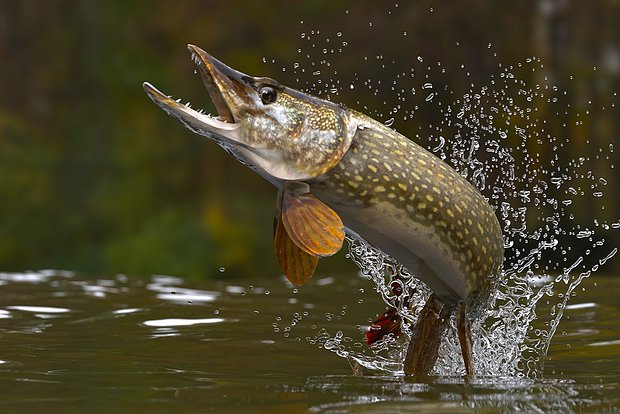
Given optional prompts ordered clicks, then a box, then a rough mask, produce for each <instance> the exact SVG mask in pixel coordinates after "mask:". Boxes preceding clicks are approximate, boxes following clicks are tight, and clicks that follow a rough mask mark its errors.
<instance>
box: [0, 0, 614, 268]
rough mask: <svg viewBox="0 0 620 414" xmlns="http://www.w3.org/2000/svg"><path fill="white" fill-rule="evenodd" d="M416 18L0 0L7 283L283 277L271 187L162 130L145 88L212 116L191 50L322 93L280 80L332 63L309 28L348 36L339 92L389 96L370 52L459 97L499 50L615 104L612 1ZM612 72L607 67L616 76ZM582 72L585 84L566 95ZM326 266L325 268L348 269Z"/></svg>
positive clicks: (405, 12) (367, 98)
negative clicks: (437, 80) (18, 272)
mask: <svg viewBox="0 0 620 414" xmlns="http://www.w3.org/2000/svg"><path fill="white" fill-rule="evenodd" d="M409 3H410V2H403V4H401V5H399V7H398V10H397V13H393V14H389V15H388V13H386V10H387V9H388V8H390V9H391V10H395V9H394V8H393V5H389V7H388V5H387V3H384V2H368V3H366V4H364V5H362V4H361V3H359V2H344V1H338V0H332V1H316V2H283V1H276V0H270V1H262V2H248V1H198V0H193V1H177V2H163V1H159V2H156V1H145V0H142V1H132V2H126V1H105V2H104V1H94V0H84V1H34V0H31V1H28V0H23V1H11V0H0V56H1V57H2V67H1V68H0V217H1V218H0V268H1V269H6V270H10V269H25V268H42V267H54V268H68V269H73V270H81V271H91V272H131V273H171V274H177V275H182V276H186V277H200V276H203V275H207V276H216V275H218V274H220V271H219V269H220V268H221V267H223V268H226V269H227V271H226V272H225V273H226V274H228V275H231V274H232V275H252V277H254V276H255V273H257V270H258V273H261V274H264V273H267V274H273V273H274V272H276V269H277V268H276V264H275V259H274V258H273V254H272V247H271V231H272V230H271V226H272V214H273V205H274V201H275V197H274V196H275V190H274V189H273V188H272V187H271V186H270V185H269V184H268V183H266V182H264V181H263V180H262V179H261V178H260V177H258V176H257V175H256V174H253V173H251V172H250V171H248V170H247V169H246V168H245V167H243V166H241V165H239V164H238V163H236V162H234V160H232V159H231V158H230V157H229V156H227V155H226V154H225V153H224V152H223V151H221V150H220V149H219V148H218V147H216V146H215V145H213V144H211V143H208V142H206V141H205V140H204V139H202V138H200V137H198V136H195V135H192V134H191V133H190V132H189V131H187V130H185V129H184V128H182V127H181V126H180V125H179V124H178V123H177V122H176V121H175V120H173V119H171V118H169V117H166V116H165V115H164V114H163V113H162V112H161V111H160V110H159V109H158V108H156V107H155V106H154V105H152V103H151V102H150V101H148V99H147V98H146V97H145V95H144V93H143V91H142V89H141V83H142V82H143V81H145V80H149V81H152V82H153V83H154V84H155V85H157V86H160V87H161V88H162V89H163V90H164V91H167V92H171V93H174V95H175V96H179V97H183V99H184V100H185V99H187V100H190V101H191V102H195V103H196V104H197V105H198V106H202V107H206V108H208V107H209V105H211V103H210V102H209V99H208V96H207V94H206V93H205V91H204V89H203V86H202V83H201V82H200V81H199V79H198V78H197V77H196V76H193V74H192V71H193V66H192V63H191V62H190V60H189V59H188V53H187V52H186V51H185V45H186V44H187V43H194V44H197V45H200V46H201V47H203V48H204V49H206V50H208V51H210V52H212V53H213V54H214V55H215V56H217V57H218V58H220V59H221V60H223V61H225V62H226V63H228V64H230V65H231V66H233V67H235V68H238V69H240V70H242V71H244V72H246V73H249V74H256V75H270V76H273V77H275V78H277V79H279V80H280V81H282V82H283V83H286V84H288V85H290V86H292V87H297V88H305V87H308V86H311V84H310V83H309V82H310V81H311V80H310V76H309V75H310V72H311V71H312V69H311V68H310V67H309V68H308V70H307V71H306V74H307V75H308V78H307V79H304V78H303V76H301V75H298V76H299V79H297V77H296V76H295V75H294V74H292V73H291V71H288V72H285V71H281V69H278V65H279V67H280V68H282V67H291V66H292V63H293V62H296V61H298V60H299V52H298V49H299V48H301V47H302V46H303V47H304V53H308V56H307V59H306V60H304V62H311V61H313V60H315V59H316V60H318V59H320V53H321V52H320V50H319V49H318V48H317V49H316V50H315V49H311V48H309V47H308V45H307V43H303V44H302V39H301V38H300V32H301V31H302V26H301V23H300V21H303V22H304V23H303V27H305V28H310V27H312V28H315V29H320V30H331V31H334V30H342V31H343V32H346V33H347V36H348V39H349V40H350V45H349V48H348V49H347V50H346V51H345V52H344V53H342V54H340V55H337V56H333V57H332V58H333V60H335V61H337V62H335V65H337V67H338V70H339V73H340V74H341V75H342V80H341V81H342V83H343V84H346V82H347V81H348V80H350V79H352V76H353V73H357V74H358V75H357V76H359V78H361V79H363V78H364V77H376V78H379V79H381V78H382V77H383V78H385V81H386V83H387V82H389V80H390V78H389V77H388V76H389V74H387V73H386V71H377V66H375V65H374V64H373V63H369V64H368V65H366V66H364V67H359V65H358V64H357V62H359V59H358V58H359V56H360V55H369V54H372V53H374V52H376V51H377V50H381V51H382V53H383V54H384V55H385V56H386V58H389V59H395V60H396V61H398V62H401V63H402V68H404V70H407V67H408V66H407V62H411V61H413V60H414V59H415V58H416V56H418V55H422V56H424V57H425V60H426V61H429V62H433V61H441V62H443V63H445V64H446V65H447V66H452V67H459V66H460V65H462V64H465V65H467V67H468V68H470V69H469V70H470V72H471V77H469V78H468V79H467V81H464V80H463V79H458V78H457V77H456V75H458V72H453V73H452V75H450V76H452V77H450V78H447V79H446V83H447V84H449V86H450V88H452V89H453V90H454V91H455V93H459V92H461V93H465V92H466V91H467V90H468V88H469V87H470V85H469V82H472V81H473V82H482V81H485V80H486V79H488V74H489V73H491V72H492V71H493V70H495V69H496V62H495V61H493V59H490V58H489V56H490V54H489V53H488V52H487V50H486V48H487V44H488V43H489V42H493V44H494V45H495V47H496V48H497V49H498V50H499V51H500V52H501V57H500V59H502V61H505V62H517V61H522V60H524V59H525V58H526V57H528V56H531V55H537V56H541V57H542V58H543V59H544V61H545V62H546V65H547V70H548V74H549V76H553V79H554V81H555V82H556V83H557V84H558V85H559V86H561V87H562V86H564V87H565V88H566V89H568V90H571V91H574V93H575V94H576V95H578V96H577V98H579V99H577V98H575V101H584V100H585V101H587V100H591V101H593V102H595V103H596V104H598V105H600V106H604V105H608V104H609V102H606V100H609V99H610V97H611V95H612V94H611V92H610V91H615V90H618V89H619V88H618V86H619V77H618V72H619V71H620V68H619V66H620V63H619V62H616V63H615V66H614V63H613V58H614V56H615V59H616V60H619V59H620V26H619V25H618V24H617V22H618V21H620V19H619V17H620V13H619V12H620V4H619V3H618V2H617V1H615V0H597V1H592V2H577V1H569V0H563V1H560V0H540V1H539V0H530V1H522V2H491V1H482V0H476V1H465V0H460V1H454V2H450V3H442V2H436V1H418V2H415V4H409ZM432 8H441V13H439V12H431V11H430V10H431V9H432ZM345 10H346V13H345ZM368 21H373V22H374V27H373V30H369V28H368V23H367V22H368ZM403 30H406V31H407V32H408V38H409V39H410V42H409V43H408V44H407V45H406V47H403V44H402V42H401V41H399V40H398V39H402V37H400V36H401V35H402V31H403ZM379 33H381V34H383V33H384V34H385V35H384V36H383V35H381V36H377V34H379ZM396 35H398V36H399V37H396ZM456 42H459V43H460V44H461V47H458V48H456V47H455V46H454V45H455V44H456ZM263 56H266V57H269V58H268V59H271V57H273V58H277V65H275V66H274V65H272V66H265V65H264V64H263V59H262V58H263ZM609 56H611V58H609ZM354 57H355V58H354ZM605 59H607V60H609V59H612V61H611V63H610V64H608V65H606V64H605V62H606V60H605ZM303 64H304V63H303V62H302V65H303ZM593 66H598V67H599V68H600V69H599V70H597V72H596V77H594V76H592V74H591V73H590V72H589V69H591V68H592V67H593ZM402 68H399V67H395V69H394V70H395V73H398V71H402V70H403V69H402ZM302 75H303V73H302ZM571 75H575V76H576V78H575V79H570V81H569V77H570V76H571ZM523 76H524V77H527V76H538V75H527V74H524V75H523ZM569 98H570V97H569ZM385 99H394V101H395V102H393V103H390V102H388V103H387V104H385V105H384V104H383V102H379V100H377V98H376V97H375V96H374V95H373V94H372V93H371V92H370V91H368V90H362V89H361V88H360V89H355V90H351V91H344V92H343V93H342V94H341V95H340V96H339V97H338V100H340V101H342V102H343V103H345V104H347V105H349V106H351V107H353V108H356V109H361V110H364V111H365V112H369V113H373V111H379V112H381V111H382V110H383V109H382V108H386V107H393V106H394V105H395V104H396V98H395V97H393V96H386V97H385ZM364 106H367V108H368V111H366V110H365V108H364ZM575 110H580V111H582V110H583V108H575ZM420 116H421V117H428V118H429V119H428V120H425V121H424V122H422V123H424V124H427V123H428V122H432V121H433V119H432V117H433V116H434V115H433V114H425V113H423V112H421V113H420ZM569 116H570V114H569ZM569 121H570V119H569ZM410 124H411V123H409V124H408V125H403V126H401V125H399V124H398V121H397V123H396V125H395V127H396V128H397V129H398V130H399V131H400V132H403V133H404V134H405V135H409V136H414V134H416V133H417V134H419V133H420V131H419V130H415V131H413V126H412V125H410ZM618 124H619V117H618V116H617V111H616V112H615V113H613V112H612V111H607V112H600V113H599V112H595V113H591V114H590V117H589V119H588V120H587V122H586V124H585V126H582V127H581V128H580V129H576V130H575V131H574V132H575V136H576V138H577V139H576V140H574V142H575V147H574V148H567V149H566V151H567V152H569V153H570V156H574V155H575V154H580V153H584V154H586V153H588V151H591V152H593V151H595V148H596V147H599V146H601V145H603V144H605V143H609V142H615V141H616V139H617V138H616V135H617V133H618V131H619V130H620V129H619V125H618ZM408 128H409V129H410V130H408ZM580 137H590V140H591V142H592V144H593V145H590V146H589V145H586V144H585V138H583V139H580ZM590 155H593V154H590ZM615 162H617V160H615ZM605 163H606V164H605V165H603V164H601V166H598V165H592V169H593V170H597V169H599V168H605V166H606V165H608V164H609V161H605ZM611 178H615V177H611ZM611 181H612V182H610V185H609V187H608V191H609V190H611V191H609V192H610V193H613V196H614V198H613V199H612V198H606V199H605V203H606V207H607V208H606V213H605V214H607V215H608V217H609V218H610V219H611V218H615V219H617V218H618V217H619V216H620V214H619V211H618V204H619V203H618V194H619V192H618V191H617V190H616V191H613V188H616V189H617V188H618V185H619V184H618V180H615V179H613V180H611ZM612 186H613V188H612ZM594 208H597V209H599V208H600V206H595V205H594V204H588V205H580V206H576V207H575V209H576V211H577V212H578V214H580V215H581V216H583V217H587V215H588V214H590V213H592V212H593V210H592V209H594ZM597 211H598V210H597ZM597 214H598V213H597ZM616 237H617V236H616ZM608 243H610V245H618V240H617V239H610V240H608ZM323 262H325V263H324V264H322V265H321V268H322V269H329V268H332V269H334V268H338V267H342V266H351V264H350V263H345V262H344V261H343V260H334V259H332V260H325V261H323ZM616 263H617V261H616ZM350 268H351V267H350Z"/></svg>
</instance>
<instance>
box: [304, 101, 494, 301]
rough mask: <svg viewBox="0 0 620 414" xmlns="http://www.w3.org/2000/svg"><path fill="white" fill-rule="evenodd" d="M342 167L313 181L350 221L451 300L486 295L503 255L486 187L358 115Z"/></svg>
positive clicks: (320, 194)
mask: <svg viewBox="0 0 620 414" xmlns="http://www.w3.org/2000/svg"><path fill="white" fill-rule="evenodd" d="M354 117H357V118H358V119H359V122H358V123H359V125H361V126H360V127H359V128H358V131H357V132H356V134H355V136H354V139H353V141H352V143H351V146H350V147H349V150H348V152H347V153H346V154H345V156H344V157H343V158H342V159H341V161H340V162H339V163H338V164H337V165H336V167H335V168H333V169H332V170H330V171H329V172H327V173H326V174H323V175H321V176H319V177H317V178H316V179H314V180H313V181H312V182H311V183H310V187H311V191H312V193H314V194H316V195H317V196H318V197H319V198H320V199H321V200H323V201H324V202H325V203H326V204H328V205H330V206H331V207H332V208H333V209H334V210H335V211H336V212H337V213H338V214H339V215H340V216H341V217H342V219H343V222H344V223H345V225H346V226H347V227H348V228H349V229H351V230H352V231H354V232H355V233H357V234H359V235H360V236H361V237H362V238H364V239H365V240H366V241H368V242H370V243H371V244H373V245H375V246H381V247H382V248H383V249H385V250H386V251H387V252H388V253H389V254H390V255H391V256H393V257H394V258H395V259H396V260H398V261H399V262H400V263H401V264H402V265H403V266H405V267H406V268H407V269H409V270H410V271H411V272H412V273H413V274H414V275H415V276H418V277H420V278H421V279H422V280H423V281H424V282H425V283H426V284H427V285H428V286H429V287H430V288H431V290H432V291H433V292H434V293H435V294H437V295H438V296H440V297H441V298H444V299H446V300H448V301H452V302H457V301H459V300H463V299H468V300H469V301H471V302H478V301H480V299H483V298H484V297H485V296H486V295H487V293H488V291H489V289H490V287H491V285H492V283H493V281H494V280H495V279H496V276H497V274H498V273H499V271H500V269H501V264H502V260H503V241H502V235H501V228H500V226H499V223H498V221H497V218H496V216H495V214H494V212H493V210H492V208H491V207H490V206H489V204H488V203H487V201H486V200H485V199H484V198H483V196H482V195H481V194H480V192H479V191H478V190H476V189H475V188H474V187H473V186H472V185H471V184H470V183H469V182H468V181H467V180H466V179H465V178H463V177H462V176H461V175H460V174H458V173H457V172H456V171H455V170H454V169H452V168H451V167H449V166H448V165H447V164H445V163H444V162H443V161H441V160H440V159H439V158H437V157H436V156H434V155H432V154H431V153H430V152H428V151H427V150H425V149H424V148H422V147H421V146H419V145H418V144H416V143H414V142H413V141H411V140H409V139H407V138H406V137H404V136H403V135H401V134H398V133H397V132H395V131H394V130H392V129H391V128H389V127H387V126H385V125H383V124H381V123H379V122H376V121H374V120H372V119H371V118H369V117H367V116H365V115H363V114H359V113H355V114H354Z"/></svg>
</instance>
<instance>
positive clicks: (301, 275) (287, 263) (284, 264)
mask: <svg viewBox="0 0 620 414" xmlns="http://www.w3.org/2000/svg"><path fill="white" fill-rule="evenodd" d="M273 230H274V231H273V245H274V247H275V250H276V257H277V258H278V263H279V264H280V268H281V269H282V271H283V272H284V275H286V278H287V279H288V280H289V282H291V283H292V284H294V285H295V286H301V285H303V284H305V283H306V282H307V281H308V280H310V278H311V277H312V275H313V274H314V271H315V270H316V266H317V264H318V263H319V259H318V257H315V256H312V255H310V254H308V253H307V252H305V251H303V250H302V249H301V248H299V247H298V246H297V245H296V244H295V243H294V242H293V241H292V240H291V238H290V237H289V236H288V233H287V231H286V229H285V228H284V225H283V224H282V215H281V214H278V215H277V217H276V219H275V222H274V229H273Z"/></svg>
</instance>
